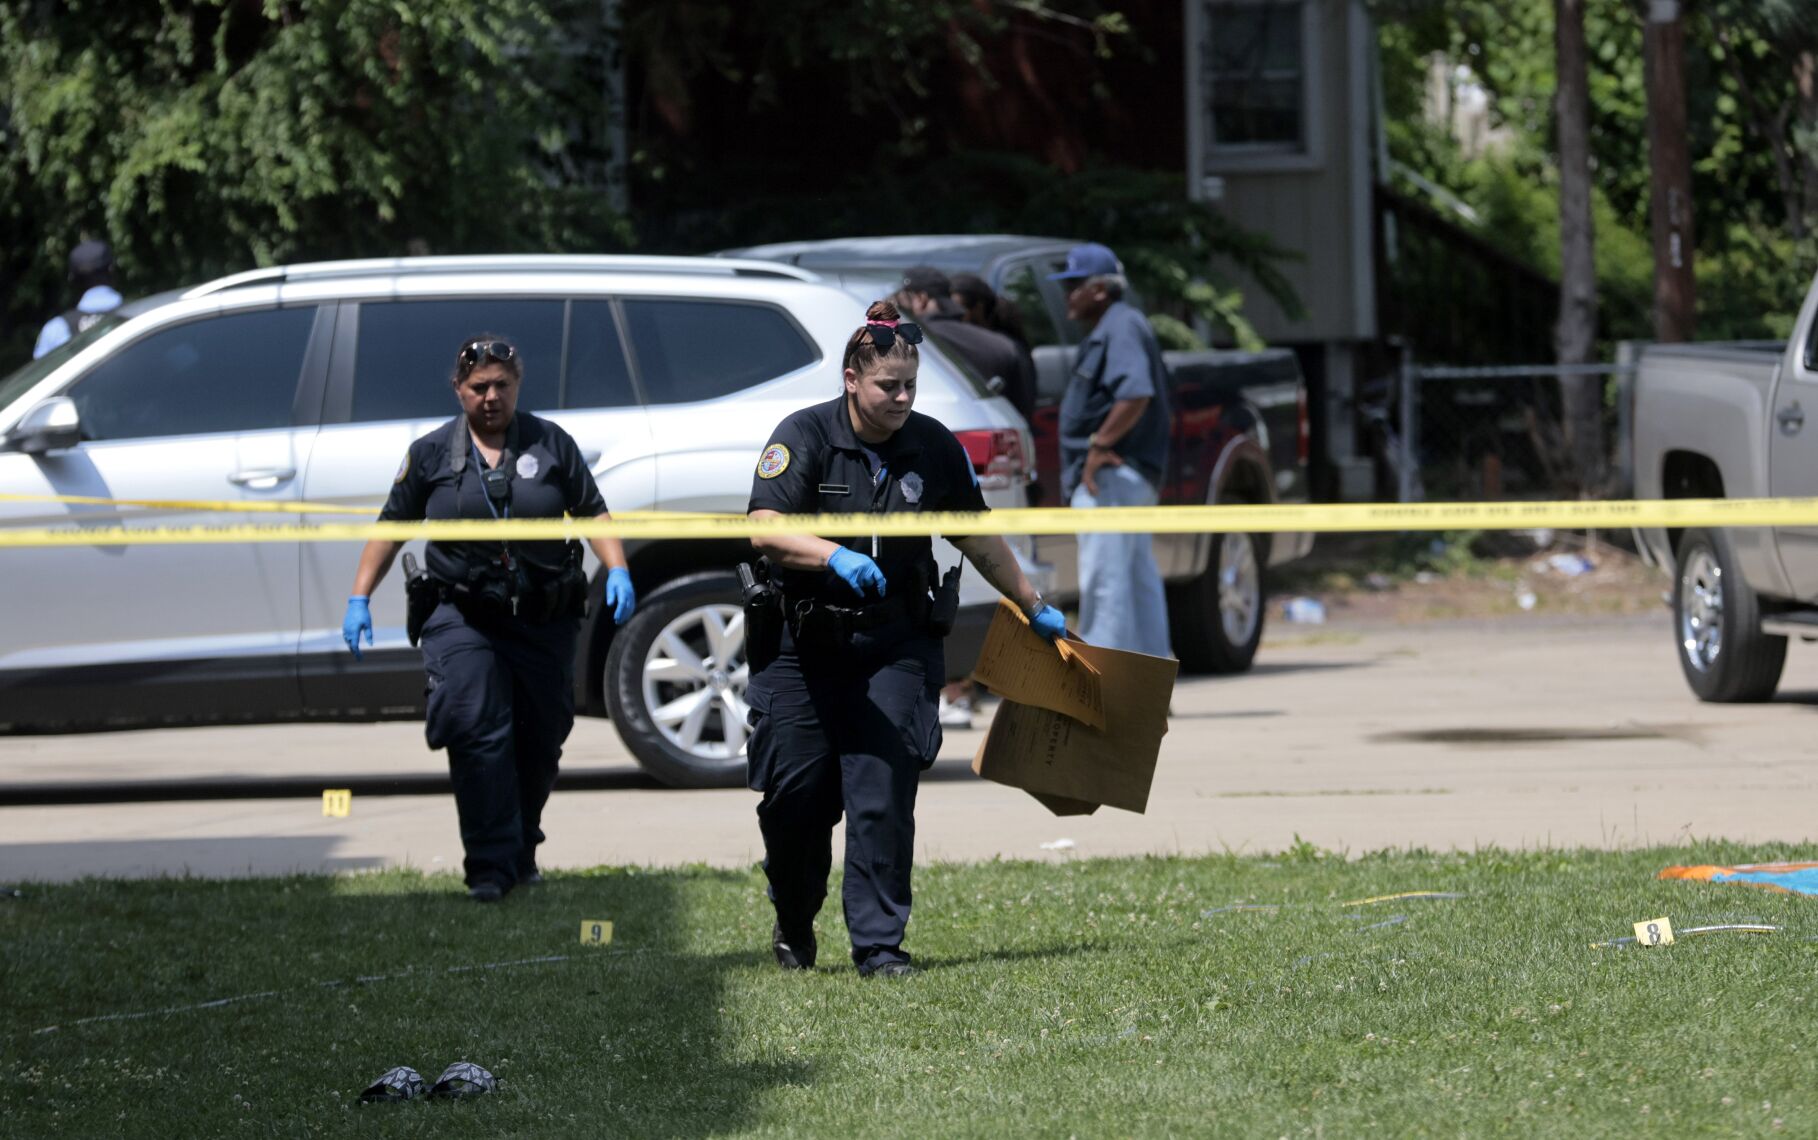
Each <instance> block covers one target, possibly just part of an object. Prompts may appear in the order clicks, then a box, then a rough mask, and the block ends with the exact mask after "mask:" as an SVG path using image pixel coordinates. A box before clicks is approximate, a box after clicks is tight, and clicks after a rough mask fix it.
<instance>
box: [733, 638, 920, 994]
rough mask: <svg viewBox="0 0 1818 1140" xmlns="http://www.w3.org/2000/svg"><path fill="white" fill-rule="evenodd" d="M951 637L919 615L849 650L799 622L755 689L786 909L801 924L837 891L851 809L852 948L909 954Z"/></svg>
mask: <svg viewBox="0 0 1818 1140" xmlns="http://www.w3.org/2000/svg"><path fill="white" fill-rule="evenodd" d="M944 675H945V666H944V663H943V659H942V656H941V645H940V642H939V641H937V640H936V639H934V638H932V637H930V636H928V635H927V634H925V633H922V632H918V631H916V630H913V629H911V628H910V626H909V623H908V622H907V621H906V620H899V621H897V622H894V623H892V624H890V625H885V626H880V627H879V628H877V629H875V630H872V631H869V632H865V633H859V634H855V635H854V636H853V639H852V641H851V643H850V645H849V646H847V647H844V648H842V649H840V650H831V649H822V648H819V647H815V646H807V647H803V648H799V649H798V647H797V646H796V645H795V644H794V642H793V640H792V639H791V638H790V637H789V635H788V634H787V633H785V634H784V635H783V647H782V652H781V653H780V654H779V655H778V657H777V659H776V660H775V661H773V662H772V663H771V664H770V665H769V666H767V667H766V668H765V669H764V670H763V671H762V672H761V673H759V674H758V675H757V676H756V677H755V678H753V679H752V682H751V686H750V689H749V690H748V692H747V700H748V701H749V702H750V704H751V710H752V712H751V723H752V734H751V738H750V741H749V742H748V747H747V756H748V757H749V764H750V784H751V788H752V790H753V791H758V792H762V793H764V798H763V799H762V800H761V801H760V802H759V803H758V809H757V812H758V824H759V826H760V828H761V829H762V831H763V835H764V874H765V875H766V876H767V877H768V878H769V880H770V899H771V901H772V902H773V903H775V904H776V916H777V922H778V923H779V924H781V926H782V928H783V930H784V931H785V932H786V933H791V934H799V933H800V932H802V931H805V930H807V929H808V928H809V926H810V925H811V924H812V923H813V922H814V916H815V915H816V914H817V913H818V912H819V911H820V909H821V902H822V901H823V900H824V899H825V898H826V897H827V876H828V873H829V871H831V869H832V866H833V827H834V825H835V824H837V823H838V822H839V821H840V815H841V813H842V812H843V813H844V814H845V817H846V880H845V888H844V891H843V898H842V901H843V902H844V904H845V911H846V929H847V932H848V933H849V934H850V935H851V937H852V960H853V961H854V962H856V963H858V964H859V965H861V966H866V967H867V968H875V967H876V966H879V965H882V964H883V963H884V962H887V961H905V962H906V961H908V960H909V956H908V955H907V954H906V953H904V952H903V949H902V943H903V931H904V928H905V927H906V926H907V925H908V923H909V902H910V888H909V872H910V865H911V860H912V857H913V855H914V850H915V791H916V785H917V783H918V782H919V781H920V778H921V773H922V769H924V768H926V767H927V766H928V765H930V764H932V763H934V758H935V755H936V754H937V753H939V751H940V747H941V728H940V718H939V713H938V707H937V706H938V700H939V696H940V685H941V681H942V680H943V678H944Z"/></svg>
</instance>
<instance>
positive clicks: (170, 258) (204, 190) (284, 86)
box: [0, 0, 628, 341]
mask: <svg viewBox="0 0 1818 1140" xmlns="http://www.w3.org/2000/svg"><path fill="white" fill-rule="evenodd" d="M594 9H595V11H597V5H595V6H594ZM563 14H564V13H563V9H562V8H561V7H560V6H554V5H550V4H547V3H540V2H537V0H488V2H487V3H474V2H472V0H411V2H410V3H409V4H403V3H398V2H396V0H286V2H280V0H264V2H259V0H157V2H147V3H136V4H121V3H114V2H111V0H67V2H64V3H57V4H50V3H43V2H39V0H0V91H3V92H4V99H3V100H0V142H3V146H0V234H4V237H5V241H4V248H3V249H0V258H3V259H4V261H3V262H0V265H3V275H4V279H5V281H6V282H7V283H8V286H9V288H8V290H7V296H6V298H5V309H6V317H7V318H8V319H9V321H10V323H11V324H12V325H14V326H15V335H14V339H15V341H16V340H17V337H18V336H19V335H21V330H22V328H23V326H26V325H28V324H31V323H35V322H36V321H37V320H41V319H42V318H43V317H44V316H46V315H47V314H46V313H45V312H44V311H43V310H44V309H45V308H46V307H50V308H52V309H53V310H54V308H57V307H61V305H63V304H66V303H68V302H67V300H66V299H64V298H63V291H64V286H63V284H62V279H63V264H64V259H65V256H66V255H67V252H68V250H69V249H70V248H71V247H72V246H74V245H75V243H76V242H78V241H79V240H81V239H82V238H83V237H84V236H105V237H107V238H109V239H110V240H111V241H112V242H113V243H114V245H115V248H116V250H117V252H118V255H119V259H120V265H121V269H122V274H123V277H124V279H125V284H126V286H127V288H128V289H129V291H133V292H144V291H149V290H154V289H159V288H165V287H170V286H174V285H178V284H182V283H186V282H193V281H196V280H200V279H204V278H207V277H210V276H213V275H216V274H220V273H224V272H230V271H234V270H239V269H245V268H247V267H248V266H249V265H252V264H271V263H275V262H282V261H287V260H298V259H307V258H314V257H339V256H358V255H363V254H380V253H383V254H397V253H402V252H405V251H407V250H408V251H418V252H462V251H470V250H493V251H496V250H515V249H539V250H547V249H573V248H598V247H599V246H601V245H611V244H619V243H623V242H624V241H625V240H626V239H627V237H628V233H627V231H626V229H625V227H624V224H623V221H622V220H621V219H619V218H617V217H615V216H613V215H612V213H611V212H610V211H609V210H607V209H605V208H604V205H603V203H604V198H603V197H602V196H601V195H599V194H598V193H597V192H587V191H585V190H584V189H583V188H582V187H581V186H580V185H578V183H579V182H580V181H581V180H580V179H579V178H578V177H577V176H576V171H577V164H578V162H579V161H580V158H579V156H578V155H577V153H576V151H577V149H578V148H577V147H576V145H575V142H576V140H575V139H573V138H571V137H570V133H569V132H567V131H565V130H564V129H562V128H561V126H560V124H563V123H567V122H573V121H576V118H577V115H579V114H582V113H585V114H590V115H596V116H597V114H598V108H597V107H594V108H586V109H584V111H583V110H582V109H577V108H572V107H569V106H566V105H565V103H564V100H565V98H567V97H568V92H569V91H570V90H571V89H572V84H571V83H570V82H569V80H571V79H572V78H573V72H574V70H575V68H577V67H578V66H580V64H581V63H582V62H584V61H581V60H577V57H575V56H571V55H564V54H557V49H558V47H559V45H560V44H561V43H562V41H563V37H562V36H560V35H559V34H558V30H559V29H560V27H561V26H562V25H561V22H560V21H561V19H562V17H563ZM593 90H594V91H595V92H596V93H597V92H598V91H600V88H599V87H598V86H595V87H594V88H593ZM47 301H48V302H50V305H48V306H47V304H46V302H47Z"/></svg>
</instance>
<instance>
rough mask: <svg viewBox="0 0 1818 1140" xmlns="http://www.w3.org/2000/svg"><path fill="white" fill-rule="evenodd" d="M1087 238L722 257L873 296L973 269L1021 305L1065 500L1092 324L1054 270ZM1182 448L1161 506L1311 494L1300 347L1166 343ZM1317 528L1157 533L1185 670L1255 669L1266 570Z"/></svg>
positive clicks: (1040, 436) (856, 243) (1043, 470)
mask: <svg viewBox="0 0 1818 1140" xmlns="http://www.w3.org/2000/svg"><path fill="white" fill-rule="evenodd" d="M1076 244H1078V243H1077V242H1074V241H1069V240H1065V239H1060V238H1040V237H1017V236H1013V235H917V236H904V237H868V238H842V239H832V240H828V241H813V242H789V243H783V244H777V245H763V246H753V247H750V248H747V249H740V250H726V251H724V254H725V255H726V256H737V257H745V258H755V259H760V260H767V261H781V262H786V263H788V264H791V265H797V266H800V267H801V268H803V269H807V270H810V271H812V272H814V273H817V274H819V275H821V276H822V277H824V278H827V279H828V280H830V281H833V282H835V283H837V284H839V285H840V286H841V287H842V288H845V289H846V290H848V291H849V292H852V293H855V294H858V295H859V296H860V297H862V298H863V299H865V300H874V299H876V298H878V297H883V296H887V295H889V294H890V293H893V292H895V291H896V290H897V289H898V288H899V287H900V286H901V281H902V271H903V270H904V269H907V268H908V267H910V266H912V265H933V266H935V267H937V268H939V269H941V270H943V271H945V272H947V273H948V274H954V273H976V274H978V275H979V276H980V277H982V278H984V279H985V280H986V281H988V282H990V284H991V286H992V288H994V289H996V290H997V291H998V292H999V293H1000V294H1002V295H1004V296H1007V297H1009V298H1011V299H1012V300H1013V301H1015V302H1016V304H1017V306H1018V308H1019V309H1021V311H1022V315H1023V321H1024V326H1025V329H1026V332H1027V334H1028V337H1029V342H1030V346H1031V348H1032V350H1033V353H1034V357H1035V369H1036V407H1035V414H1034V416H1033V417H1032V422H1031V423H1030V425H1029V426H1030V428H1031V429H1032V431H1033V433H1034V437H1035V450H1036V456H1035V460H1036V462H1035V478H1036V481H1035V483H1034V485H1033V486H1032V492H1033V494H1032V499H1033V500H1034V503H1035V505H1038V506H1055V505H1061V504H1060V502H1059V488H1060V456H1059V446H1060V445H1059V438H1058V432H1057V421H1058V419H1059V409H1060V397H1061V392H1062V391H1063V390H1064V389H1065V388H1066V384H1067V377H1068V375H1069V374H1070V373H1071V371H1072V369H1073V360H1074V355H1075V353H1076V346H1077V345H1078V344H1079V341H1080V340H1081V338H1082V336H1083V335H1084V331H1085V330H1083V329H1081V328H1080V327H1079V326H1078V325H1077V324H1075V323H1074V322H1072V321H1069V320H1067V318H1066V304H1065V301H1064V300H1063V298H1062V296H1061V291H1060V287H1059V286H1058V285H1057V284H1056V283H1055V282H1053V281H1050V280H1048V275H1049V274H1050V273H1054V272H1056V271H1058V270H1059V269H1061V268H1062V266H1064V265H1065V263H1066V260H1067V250H1068V249H1070V248H1072V247H1073V246H1074V245H1076ZM1139 303H1140V302H1139ZM1164 355H1165V357H1166V360H1167V364H1168V371H1169V374H1170V378H1171V382H1172V398H1173V412H1174V430H1173V445H1172V447H1171V448H1170V452H1169V461H1168V472H1167V475H1166V478H1165V479H1164V482H1163V485H1162V487H1161V501H1162V502H1163V503H1171V504H1180V503H1193V504H1199V503H1282V502H1289V503H1292V502H1305V501H1306V497H1307V401H1306V385H1305V383H1304V381H1303V379H1302V377H1301V372H1300V365H1299V362H1298V360H1297V359H1296V358H1295V356H1294V354H1293V353H1292V352H1289V351H1287V350H1285V349H1274V350H1269V351H1265V352H1258V353H1243V352H1222V351H1208V352H1169V353H1166V354H1164ZM1312 546H1313V536H1312V535H1310V534H1276V535H1248V534H1190V535H1158V536H1156V540H1155V556H1156V560H1157V562H1158V563H1160V566H1161V572H1162V577H1163V578H1164V579H1166V581H1167V583H1168V613H1169V620H1170V623H1171V625H1172V633H1173V641H1174V652H1175V653H1176V654H1178V655H1179V657H1180V660H1181V664H1182V666H1184V667H1185V668H1187V669H1190V670H1195V671H1199V672H1214V673H1234V672H1241V671H1243V670H1245V669H1248V668H1249V667H1250V662H1251V660H1252V659H1253V658H1254V657H1255V655H1256V646H1257V643H1258V642H1259V641H1260V640H1261V639H1262V628H1263V612H1264V611H1263V600H1264V597H1265V591H1264V586H1263V572H1264V568H1265V567H1268V566H1278V565H1280V564H1282V563H1284V562H1288V561H1290V560H1292V559H1295V558H1300V557H1303V556H1304V555H1305V554H1306V553H1307V552H1308V551H1309V550H1311V549H1312ZM1035 550H1036V557H1037V559H1038V560H1039V561H1040V562H1042V563H1044V564H1047V565H1049V566H1051V567H1052V577H1051V581H1052V583H1053V586H1054V591H1055V592H1056V593H1057V594H1059V595H1061V596H1062V597H1063V598H1071V597H1073V596H1075V595H1076V594H1077V592H1078V588H1079V577H1078V557H1077V550H1076V542H1075V540H1074V538H1073V536H1071V535H1060V536H1054V537H1046V536H1044V537H1039V538H1037V539H1035Z"/></svg>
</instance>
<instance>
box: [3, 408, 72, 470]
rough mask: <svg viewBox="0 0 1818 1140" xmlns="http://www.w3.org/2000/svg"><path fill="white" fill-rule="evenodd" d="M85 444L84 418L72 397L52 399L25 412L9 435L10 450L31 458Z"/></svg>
mask: <svg viewBox="0 0 1818 1140" xmlns="http://www.w3.org/2000/svg"><path fill="white" fill-rule="evenodd" d="M81 442H82V416H81V413H79V412H77V411H76V402H75V401H74V400H72V399H70V398H69V397H68V396H52V397H51V398H50V399H48V400H46V401H44V402H43V403H42V404H39V405H38V406H37V407H35V408H33V409H32V410H31V411H29V412H27V413H25V415H24V417H23V418H22V419H20V421H19V422H18V423H16V424H14V425H13V427H12V429H11V430H10V431H8V432H7V433H6V439H5V441H4V443H5V447H6V450H8V451H22V452H24V453H25V454H27V455H43V454H45V453H46V452H49V451H65V450H68V449H69V448H72V447H74V446H76V445H77V444H78V443H81Z"/></svg>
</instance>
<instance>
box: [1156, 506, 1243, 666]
mask: <svg viewBox="0 0 1818 1140" xmlns="http://www.w3.org/2000/svg"><path fill="white" fill-rule="evenodd" d="M1263 597H1264V593H1263V556H1262V549H1261V544H1260V543H1259V542H1258V541H1257V540H1256V538H1255V537H1254V536H1252V535H1248V534H1215V535H1213V536H1212V557H1211V559H1210V564H1209V565H1208V566H1207V567H1206V569H1205V570H1204V572H1202V573H1201V574H1200V575H1199V577H1197V578H1194V579H1192V580H1190V581H1187V582H1181V583H1178V584H1176V585H1172V586H1169V587H1168V618H1169V626H1170V629H1169V636H1170V637H1171V638H1172V639H1173V641H1174V653H1175V656H1177V657H1179V658H1180V665H1181V668H1182V669H1184V670H1186V671H1187V672H1189V673H1242V672H1244V671H1245V670H1247V669H1249V668H1250V664H1251V662H1253V661H1255V660H1256V646H1257V644H1258V643H1259V642H1261V641H1262V631H1263Z"/></svg>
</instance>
